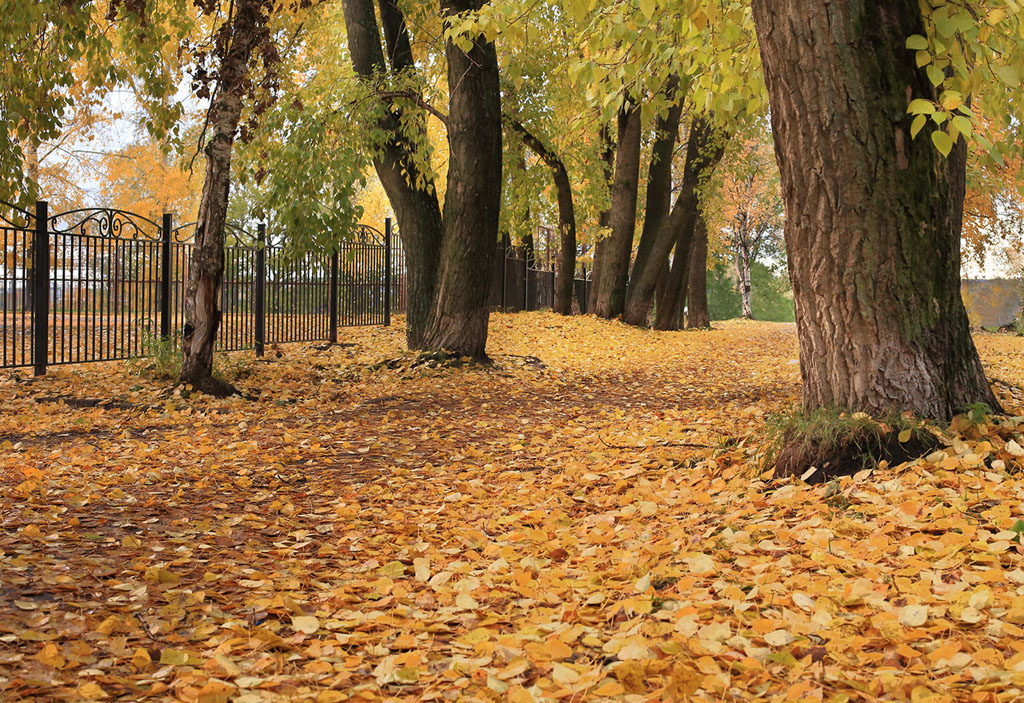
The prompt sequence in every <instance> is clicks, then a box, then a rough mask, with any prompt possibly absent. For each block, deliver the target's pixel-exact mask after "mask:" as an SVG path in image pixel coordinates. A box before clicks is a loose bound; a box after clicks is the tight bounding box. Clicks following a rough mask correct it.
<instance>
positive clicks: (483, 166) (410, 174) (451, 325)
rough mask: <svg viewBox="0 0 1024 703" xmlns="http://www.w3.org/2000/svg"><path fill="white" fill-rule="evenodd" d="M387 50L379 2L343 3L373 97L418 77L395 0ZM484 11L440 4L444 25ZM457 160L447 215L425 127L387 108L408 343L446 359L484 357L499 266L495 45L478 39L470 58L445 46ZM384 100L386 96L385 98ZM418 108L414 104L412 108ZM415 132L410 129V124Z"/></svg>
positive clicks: (385, 162)
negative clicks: (423, 160) (407, 75)
mask: <svg viewBox="0 0 1024 703" xmlns="http://www.w3.org/2000/svg"><path fill="white" fill-rule="evenodd" d="M379 4H380V16H381V23H382V25H383V28H384V43H385V45H386V47H387V52H388V59H389V61H390V68H389V67H388V63H387V62H385V56H384V52H383V51H382V49H381V33H380V32H379V31H378V27H377V19H376V16H375V13H374V9H373V4H372V2H371V0H343V1H342V9H343V11H344V15H345V28H346V31H347V34H348V47H349V53H350V55H351V57H352V65H353V67H354V69H355V71H356V73H357V74H358V75H359V76H360V77H361V78H362V79H363V80H364V82H365V83H366V84H367V85H368V86H370V87H371V88H377V87H384V86H385V85H386V84H385V77H386V74H387V73H389V72H390V73H391V74H395V75H397V74H401V73H402V72H407V71H415V70H417V69H416V66H415V63H414V60H413V55H412V50H411V42H410V39H409V32H408V28H407V26H406V23H405V18H404V16H403V14H402V12H401V10H400V8H399V7H398V5H397V3H396V2H395V0H379ZM481 6H482V3H481V2H466V1H464V0H459V1H455V0H451V1H448V2H444V3H442V7H441V11H442V14H443V15H444V17H445V18H448V17H451V16H453V15H455V14H458V13H462V12H466V11H469V10H478V9H480V7H481ZM445 56H446V59H447V63H448V91H449V114H448V117H447V118H446V124H447V128H448V144H449V151H450V161H449V169H448V184H447V194H446V197H445V203H444V214H443V217H442V212H441V208H440V206H439V203H438V198H437V192H436V189H435V188H434V185H433V183H432V182H430V179H429V178H427V176H426V174H424V173H422V172H421V171H420V170H419V169H418V168H417V167H416V160H415V149H416V148H417V147H416V141H415V140H414V139H413V138H412V136H411V135H409V134H407V133H406V130H407V129H413V128H415V129H419V128H422V127H423V126H424V125H423V124H422V123H421V122H416V120H417V119H422V118H421V117H418V116H414V117H413V119H410V117H409V116H408V115H406V114H404V111H403V109H402V108H401V106H400V105H399V104H398V102H397V100H396V99H394V98H383V99H382V105H381V107H382V111H381V114H380V116H379V118H378V119H377V121H376V127H377V128H378V129H380V130H381V131H383V132H384V134H386V135H387V139H386V141H385V143H384V144H383V145H382V146H381V148H380V150H379V152H378V154H377V155H376V157H375V159H374V166H375V168H376V170H377V175H378V176H379V177H380V180H381V183H382V184H383V185H384V190H385V192H386V193H387V194H388V200H389V201H390V203H391V206H392V208H393V209H394V211H395V216H396V218H397V220H398V227H399V232H400V234H401V237H402V244H403V247H404V248H405V252H406V265H407V269H408V278H407V285H408V286H409V288H408V291H409V295H408V304H407V317H406V341H407V343H408V345H409V348H410V349H425V350H430V351H439V350H445V351H448V352H452V353H455V354H459V355H462V356H471V357H474V358H485V356H486V355H485V352H484V349H485V346H486V343H487V321H488V315H489V307H488V297H489V294H490V281H491V275H492V262H493V259H492V257H493V256H494V251H495V248H496V244H497V242H498V211H499V208H500V205H501V202H500V200H501V121H500V111H501V110H500V97H499V95H500V94H499V91H498V63H497V55H496V52H495V49H494V44H493V43H489V42H486V41H484V40H483V39H482V38H481V37H479V36H477V37H472V46H471V47H470V50H469V52H468V53H466V52H463V51H462V50H461V49H459V48H458V47H456V46H455V45H454V44H453V43H451V42H448V43H447V44H446V46H445ZM385 92H386V91H385ZM414 102H415V99H414ZM410 123H411V124H410Z"/></svg>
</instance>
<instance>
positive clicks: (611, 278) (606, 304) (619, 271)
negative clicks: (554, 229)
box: [593, 105, 641, 319]
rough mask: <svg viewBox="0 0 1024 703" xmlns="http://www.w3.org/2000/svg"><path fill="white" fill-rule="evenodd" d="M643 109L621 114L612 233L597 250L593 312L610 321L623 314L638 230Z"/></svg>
mask: <svg viewBox="0 0 1024 703" xmlns="http://www.w3.org/2000/svg"><path fill="white" fill-rule="evenodd" d="M640 136H641V135H640V108H639V106H635V105H627V106H626V107H624V108H623V109H622V111H621V112H620V113H619V140H618V148H617V150H616V154H615V175H614V179H613V181H612V192H611V209H610V212H609V215H608V225H609V227H611V230H612V231H611V234H609V235H608V236H607V237H605V238H604V239H602V240H601V241H599V242H598V243H597V246H596V247H595V248H594V272H595V276H596V277H597V280H596V282H595V283H594V291H595V294H596V300H595V301H594V303H595V304H594V307H593V310H594V313H595V314H597V315H598V317H603V318H605V319H611V318H614V317H618V316H619V315H620V314H622V308H623V306H624V305H625V302H626V281H627V279H628V277H629V258H630V254H631V253H632V251H633V233H634V232H635V231H636V198H637V185H638V180H639V175H640Z"/></svg>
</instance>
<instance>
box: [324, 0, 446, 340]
mask: <svg viewBox="0 0 1024 703" xmlns="http://www.w3.org/2000/svg"><path fill="white" fill-rule="evenodd" d="M342 10H343V12H344V15H345V28H346V32H347V36H348V48H349V54H350V55H351V57H352V65H353V67H354V68H355V71H356V73H357V74H358V75H359V76H360V77H361V78H362V79H363V80H364V81H365V82H366V83H367V84H368V85H369V86H371V87H372V86H374V85H376V84H377V83H378V82H379V81H381V80H382V79H383V76H384V74H385V73H387V72H388V70H389V69H388V65H387V64H386V63H385V60H384V54H383V52H382V51H381V35H380V32H379V31H378V28H377V17H376V15H375V13H374V9H373V3H372V0H343V2H342ZM380 12H381V17H382V21H383V26H384V36H385V43H386V45H387V48H388V55H389V57H390V59H391V68H390V71H391V72H392V73H399V72H402V71H408V70H415V65H414V63H413V56H412V51H411V49H410V48H409V47H410V41H409V35H408V31H407V29H406V26H405V20H404V18H403V16H402V13H401V11H400V10H399V9H398V6H397V5H396V4H395V3H394V2H393V0H380ZM408 119H409V118H408V116H406V115H404V114H403V110H402V109H401V107H399V106H398V105H396V104H394V103H391V104H386V105H385V106H384V107H383V110H382V112H381V115H380V117H379V118H378V120H377V125H376V126H377V128H379V129H380V130H382V131H383V132H384V133H385V134H387V135H388V139H387V141H386V142H385V143H384V144H383V145H382V147H381V149H380V150H379V152H378V153H377V155H376V156H375V157H374V167H375V169H376V171H377V176H378V177H379V178H380V181H381V184H382V185H383V186H384V192H385V193H387V196H388V201H389V202H390V203H391V207H392V208H393V209H394V211H395V219H396V220H397V221H398V232H399V235H400V236H401V238H402V247H403V249H404V250H405V261H406V271H407V273H406V286H407V303H406V327H405V335H406V343H407V344H408V346H409V348H410V349H425V348H426V334H427V328H428V326H429V325H430V321H431V315H432V314H433V311H434V302H435V296H436V291H437V274H438V264H439V261H440V256H441V239H442V237H443V234H444V228H443V225H442V222H441V206H440V204H439V203H438V199H437V192H436V191H435V189H434V186H433V183H428V180H429V179H428V178H427V177H426V175H425V174H424V173H422V171H421V170H420V168H419V166H418V165H417V163H416V159H415V153H414V152H415V148H416V147H415V144H414V141H413V140H412V139H411V138H409V137H408V136H406V132H405V130H406V129H409V128H416V127H421V126H422V125H421V124H420V125H415V126H412V125H410V126H408V127H407V126H404V125H405V124H406V122H407V121H408Z"/></svg>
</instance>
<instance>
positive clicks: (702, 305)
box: [686, 208, 711, 329]
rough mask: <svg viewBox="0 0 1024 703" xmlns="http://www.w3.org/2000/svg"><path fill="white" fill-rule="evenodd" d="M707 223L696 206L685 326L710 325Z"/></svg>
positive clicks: (701, 327) (693, 327)
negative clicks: (695, 224) (695, 225)
mask: <svg viewBox="0 0 1024 703" xmlns="http://www.w3.org/2000/svg"><path fill="white" fill-rule="evenodd" d="M707 277H708V223H707V220H705V219H704V213H703V211H702V210H700V209H699V208H698V213H697V227H696V229H695V230H694V231H693V247H692V248H691V250H690V284H689V296H688V298H689V303H688V305H687V306H686V326H687V327H688V328H690V329H703V328H705V327H710V326H711V316H710V315H709V314H708V278H707Z"/></svg>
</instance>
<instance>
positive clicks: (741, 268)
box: [736, 224, 754, 320]
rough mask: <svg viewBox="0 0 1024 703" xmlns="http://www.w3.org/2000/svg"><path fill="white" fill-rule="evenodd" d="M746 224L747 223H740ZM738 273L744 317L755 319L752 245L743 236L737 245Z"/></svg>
mask: <svg viewBox="0 0 1024 703" xmlns="http://www.w3.org/2000/svg"><path fill="white" fill-rule="evenodd" d="M740 226H741V227H742V226H745V225H742V224H741V225H740ZM736 273H737V274H738V276H739V280H740V302H741V304H742V309H743V319H745V320H753V319H754V312H753V311H752V310H751V309H750V245H749V244H748V242H747V240H746V238H745V237H744V238H741V240H740V243H739V245H738V246H737V247H736Z"/></svg>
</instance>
